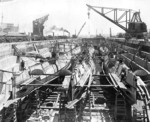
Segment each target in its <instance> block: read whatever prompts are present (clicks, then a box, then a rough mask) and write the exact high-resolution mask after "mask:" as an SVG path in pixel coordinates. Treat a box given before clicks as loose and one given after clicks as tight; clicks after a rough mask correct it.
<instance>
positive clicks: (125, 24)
mask: <svg viewBox="0 0 150 122" xmlns="http://www.w3.org/2000/svg"><path fill="white" fill-rule="evenodd" d="M87 7H88V8H89V9H92V10H93V11H95V12H96V13H98V14H99V15H101V16H103V17H104V18H106V19H107V20H109V21H110V22H112V23H114V24H115V25H117V26H118V27H120V28H121V29H123V30H124V31H125V32H126V33H128V34H129V35H130V37H136V38H144V33H145V32H147V25H146V24H145V23H144V22H142V20H141V17H140V12H137V11H134V10H131V9H123V8H109V7H98V6H91V5H87ZM98 9H99V10H98ZM109 13H113V17H112V16H111V17H110V16H109V15H108V14H109ZM120 13H122V14H121V15H120Z"/></svg>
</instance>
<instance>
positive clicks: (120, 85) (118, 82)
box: [111, 73, 127, 89]
mask: <svg viewBox="0 0 150 122" xmlns="http://www.w3.org/2000/svg"><path fill="white" fill-rule="evenodd" d="M111 75H112V77H113V79H114V80H115V82H116V83H117V85H118V86H119V87H120V88H121V89H127V88H126V86H125V85H124V84H123V83H122V82H121V81H120V78H119V77H118V76H117V75H116V74H114V73H111Z"/></svg>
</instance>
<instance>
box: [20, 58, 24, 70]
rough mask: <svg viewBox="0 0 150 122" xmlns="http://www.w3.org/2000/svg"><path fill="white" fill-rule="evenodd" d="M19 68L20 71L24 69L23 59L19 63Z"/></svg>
mask: <svg viewBox="0 0 150 122" xmlns="http://www.w3.org/2000/svg"><path fill="white" fill-rule="evenodd" d="M20 70H21V71H23V70H25V62H24V61H23V60H22V61H21V63H20Z"/></svg>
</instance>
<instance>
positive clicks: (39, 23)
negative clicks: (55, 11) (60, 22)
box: [32, 15, 49, 37]
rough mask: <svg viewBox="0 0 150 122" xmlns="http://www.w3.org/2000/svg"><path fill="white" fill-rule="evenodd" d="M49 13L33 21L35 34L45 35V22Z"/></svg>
mask: <svg viewBox="0 0 150 122" xmlns="http://www.w3.org/2000/svg"><path fill="white" fill-rule="evenodd" d="M48 16H49V15H46V16H43V17H41V18H38V19H36V20H34V21H33V34H32V35H33V36H39V37H43V29H44V26H43V25H44V23H45V21H46V20H47V19H48Z"/></svg>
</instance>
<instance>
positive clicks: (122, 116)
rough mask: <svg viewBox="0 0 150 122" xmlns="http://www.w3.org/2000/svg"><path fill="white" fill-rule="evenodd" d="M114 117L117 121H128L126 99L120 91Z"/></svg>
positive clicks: (116, 100) (117, 95) (117, 94)
mask: <svg viewBox="0 0 150 122" xmlns="http://www.w3.org/2000/svg"><path fill="white" fill-rule="evenodd" d="M114 118H115V121H116V122H120V121H121V122H126V121H127V110H126V101H125V98H124V97H123V95H121V94H120V93H116V98H115V109H114Z"/></svg>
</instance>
